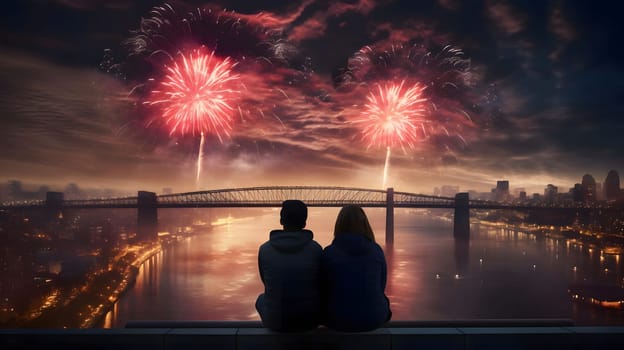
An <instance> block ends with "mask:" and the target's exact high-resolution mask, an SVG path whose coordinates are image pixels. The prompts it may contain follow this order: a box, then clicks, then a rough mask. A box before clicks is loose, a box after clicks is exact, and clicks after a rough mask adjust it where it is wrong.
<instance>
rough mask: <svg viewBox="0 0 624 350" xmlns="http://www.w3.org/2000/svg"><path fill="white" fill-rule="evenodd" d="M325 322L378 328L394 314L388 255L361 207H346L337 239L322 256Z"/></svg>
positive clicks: (334, 325)
mask: <svg viewBox="0 0 624 350" xmlns="http://www.w3.org/2000/svg"><path fill="white" fill-rule="evenodd" d="M322 269H323V277H324V278H323V279H324V297H325V298H326V302H325V305H326V309H325V325H326V326H327V327H329V328H332V329H335V330H339V331H348V332H359V331H368V330H373V329H375V328H378V327H379V326H381V325H383V324H384V323H385V322H387V321H389V320H390V318H391V317H392V312H391V311H390V302H389V300H388V298H387V297H386V295H385V294H384V290H385V288H386V258H385V256H384V253H383V250H381V247H380V246H379V245H378V244H377V243H375V235H374V234H373V230H372V229H371V226H370V224H369V223H368V218H367V217H366V214H365V213H364V211H363V210H362V208H360V207H358V206H354V205H348V206H346V207H343V208H342V209H341V210H340V213H339V214H338V218H337V219H336V225H335V227H334V240H333V241H332V243H331V244H330V245H329V246H327V247H325V249H324V250H323V257H322Z"/></svg>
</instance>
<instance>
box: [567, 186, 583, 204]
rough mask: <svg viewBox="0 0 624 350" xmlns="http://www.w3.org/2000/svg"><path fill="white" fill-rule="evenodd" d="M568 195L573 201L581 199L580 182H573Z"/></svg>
mask: <svg viewBox="0 0 624 350" xmlns="http://www.w3.org/2000/svg"><path fill="white" fill-rule="evenodd" d="M570 195H571V196H572V200H573V201H575V202H582V201H583V186H581V184H578V183H577V184H574V187H572V188H571V189H570Z"/></svg>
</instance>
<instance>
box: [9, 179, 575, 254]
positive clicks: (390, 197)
mask: <svg viewBox="0 0 624 350" xmlns="http://www.w3.org/2000/svg"><path fill="white" fill-rule="evenodd" d="M287 199H299V200H302V201H303V202H305V203H306V204H307V205H308V206H309V207H342V206H345V205H358V206H361V207H378V208H386V242H387V243H392V242H393V240H394V208H395V207H398V208H448V209H454V210H455V219H454V221H455V222H454V229H453V231H454V235H455V236H456V237H464V238H468V237H469V232H470V223H469V209H511V210H532V209H551V210H552V209H555V210H561V209H564V210H570V209H581V208H582V207H581V206H561V205H560V206H527V205H522V206H519V205H513V204H508V203H498V202H491V201H479V200H470V199H469V198H468V193H458V194H457V195H456V196H455V198H451V197H437V196H430V195H423V194H416V193H409V192H398V191H397V192H395V191H394V189H393V188H388V189H387V190H376V189H365V188H354V187H328V186H266V187H247V188H230V189H219V190H209V191H197V192H187V193H178V194H166V195H156V193H154V192H147V191H139V192H138V195H137V196H136V197H123V198H100V199H81V200H64V198H63V193H61V192H48V193H47V196H46V200H38V201H26V202H6V203H2V204H1V205H0V209H10V208H15V209H37V208H44V209H47V210H49V211H56V212H58V211H60V210H63V209H98V208H137V209H138V221H137V222H138V233H139V234H140V236H144V237H154V236H155V235H156V232H157V217H158V215H157V209H158V208H226V207H229V208H232V207H239V208H240V207H281V205H282V202H283V201H284V200H287Z"/></svg>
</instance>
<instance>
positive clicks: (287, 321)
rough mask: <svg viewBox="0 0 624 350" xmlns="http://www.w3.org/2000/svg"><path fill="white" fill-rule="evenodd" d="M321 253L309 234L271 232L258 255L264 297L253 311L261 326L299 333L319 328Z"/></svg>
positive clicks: (261, 296)
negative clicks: (255, 311) (259, 318)
mask: <svg viewBox="0 0 624 350" xmlns="http://www.w3.org/2000/svg"><path fill="white" fill-rule="evenodd" d="M322 252H323V248H321V246H320V245H319V244H318V243H317V242H316V241H314V240H313V234H312V231H309V230H302V231H297V232H288V231H283V230H274V231H271V234H270V238H269V241H268V242H266V243H264V244H263V245H262V246H260V250H259V252H258V267H259V270H260V278H261V279H262V282H263V283H264V294H261V295H260V296H259V297H258V300H257V302H256V309H257V310H258V313H259V314H260V317H261V318H262V323H263V325H264V326H265V327H267V328H271V329H273V330H278V331H299V330H305V329H311V328H315V327H317V326H318V325H319V323H320V322H321V319H320V317H321V316H320V313H321V311H322V306H321V301H320V291H321V287H320V278H321V276H320V269H321V255H322Z"/></svg>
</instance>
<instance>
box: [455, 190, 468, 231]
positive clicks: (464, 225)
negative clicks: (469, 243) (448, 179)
mask: <svg viewBox="0 0 624 350" xmlns="http://www.w3.org/2000/svg"><path fill="white" fill-rule="evenodd" d="M468 200H469V198H468V193H467V192H460V193H457V194H456V195H455V217H454V223H453V236H454V237H455V239H465V240H469V239H470V210H469V206H468Z"/></svg>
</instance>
